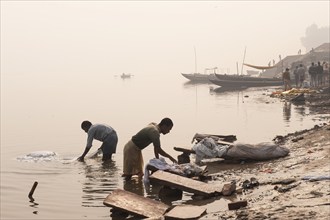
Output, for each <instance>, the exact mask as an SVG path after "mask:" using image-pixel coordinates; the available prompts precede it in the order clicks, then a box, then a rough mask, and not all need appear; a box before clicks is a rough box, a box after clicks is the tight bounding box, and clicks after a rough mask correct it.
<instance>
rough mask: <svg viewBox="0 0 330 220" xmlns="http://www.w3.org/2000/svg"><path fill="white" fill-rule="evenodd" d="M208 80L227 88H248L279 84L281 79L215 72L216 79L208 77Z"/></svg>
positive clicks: (281, 82)
mask: <svg viewBox="0 0 330 220" xmlns="http://www.w3.org/2000/svg"><path fill="white" fill-rule="evenodd" d="M210 82H212V83H213V84H216V85H218V86H221V87H229V88H248V87H266V86H281V85H283V81H282V80H281V79H278V78H261V77H251V76H238V75H221V74H216V79H210Z"/></svg>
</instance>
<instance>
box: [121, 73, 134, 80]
mask: <svg viewBox="0 0 330 220" xmlns="http://www.w3.org/2000/svg"><path fill="white" fill-rule="evenodd" d="M131 76H132V75H131V74H129V73H128V74H126V73H122V74H121V75H120V77H121V78H122V79H126V78H131Z"/></svg>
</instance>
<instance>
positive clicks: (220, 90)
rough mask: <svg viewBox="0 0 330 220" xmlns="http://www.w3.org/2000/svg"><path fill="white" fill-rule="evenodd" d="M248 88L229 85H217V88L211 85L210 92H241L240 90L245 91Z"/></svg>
mask: <svg viewBox="0 0 330 220" xmlns="http://www.w3.org/2000/svg"><path fill="white" fill-rule="evenodd" d="M246 89H247V88H228V87H217V88H213V87H210V94H221V93H225V92H236V91H238V92H240V91H244V90H246Z"/></svg>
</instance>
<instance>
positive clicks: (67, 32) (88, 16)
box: [1, 1, 330, 76]
mask: <svg viewBox="0 0 330 220" xmlns="http://www.w3.org/2000/svg"><path fill="white" fill-rule="evenodd" d="M329 5H330V3H329V1H265V2H264V1H208V2H204V1H203V2H202V1H179V2H176V1H156V2H151V1H120V2H119V1H96V2H92V1H68V2H66V1H1V75H7V74H8V75H16V74H63V75H64V74H65V75H68V74H72V76H79V75H81V74H95V75H98V74H101V75H102V74H120V73H123V72H125V73H132V74H142V73H143V74H179V73H180V72H194V71H195V54H194V48H196V53H197V71H198V72H203V71H204V69H205V68H211V67H218V68H219V72H221V71H226V72H227V71H228V70H230V72H233V73H236V62H238V64H239V65H241V64H242V61H243V54H244V49H245V47H246V56H245V62H246V63H251V64H254V65H267V64H268V62H269V61H271V60H275V61H276V62H278V60H279V55H281V57H282V58H284V57H285V56H287V55H294V54H297V53H298V51H299V50H301V51H302V53H306V52H308V48H306V46H313V44H314V47H316V46H319V45H320V44H322V43H325V42H326V41H328V42H329V33H328V30H329ZM312 25H314V26H315V25H316V27H317V33H313V34H312V35H311V36H310V35H308V34H309V33H308V32H307V29H308V28H310V27H311V26H312ZM319 35H322V36H319ZM302 38H306V39H305V40H306V42H305V44H306V45H303V44H302V41H301V39H302ZM323 39H326V40H325V42H323ZM245 69H246V68H245ZM77 74H78V75H77Z"/></svg>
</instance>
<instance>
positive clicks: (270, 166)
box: [201, 88, 330, 219]
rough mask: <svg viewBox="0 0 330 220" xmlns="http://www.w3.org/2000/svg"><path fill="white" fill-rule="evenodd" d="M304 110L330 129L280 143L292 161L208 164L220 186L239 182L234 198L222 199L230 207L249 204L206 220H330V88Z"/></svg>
mask: <svg viewBox="0 0 330 220" xmlns="http://www.w3.org/2000/svg"><path fill="white" fill-rule="evenodd" d="M304 105H306V106H308V107H309V108H310V109H312V110H313V111H315V112H318V113H319V114H324V117H325V118H327V119H328V123H323V124H319V125H315V126H314V127H313V128H312V129H307V130H303V131H297V132H294V133H290V134H287V135H286V136H276V137H274V141H275V142H276V143H278V144H279V145H282V146H285V147H287V148H289V149H290V153H289V155H288V156H286V157H283V158H279V159H274V160H268V161H258V162H251V161H250V162H246V161H239V162H237V161H236V162H233V163H228V162H224V161H218V162H212V163H209V164H208V171H209V175H211V176H212V177H213V180H214V181H215V182H219V183H225V182H231V181H233V180H235V181H236V192H235V193H234V195H232V196H227V197H225V196H222V199H224V200H225V201H228V202H227V203H229V202H235V201H244V200H246V201H247V206H246V207H242V208H240V209H237V210H229V209H228V207H222V208H221V211H214V207H213V208H211V210H212V211H211V212H210V211H208V213H207V215H205V216H203V217H202V218H201V219H329V216H330V179H329V176H330V160H329V156H330V123H329V113H330V111H329V109H330V93H329V88H325V89H322V90H321V91H320V92H318V93H313V94H310V95H307V96H305V100H304ZM225 204H226V203H225ZM225 204H224V205H225ZM210 206H211V207H212V204H210Z"/></svg>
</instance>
